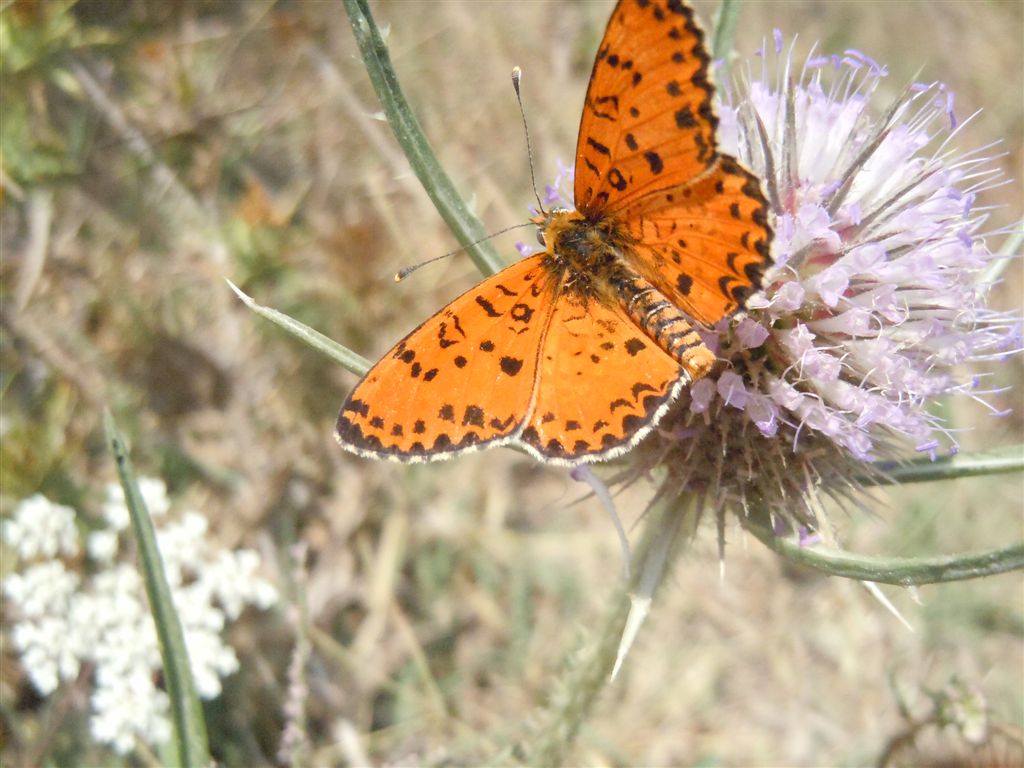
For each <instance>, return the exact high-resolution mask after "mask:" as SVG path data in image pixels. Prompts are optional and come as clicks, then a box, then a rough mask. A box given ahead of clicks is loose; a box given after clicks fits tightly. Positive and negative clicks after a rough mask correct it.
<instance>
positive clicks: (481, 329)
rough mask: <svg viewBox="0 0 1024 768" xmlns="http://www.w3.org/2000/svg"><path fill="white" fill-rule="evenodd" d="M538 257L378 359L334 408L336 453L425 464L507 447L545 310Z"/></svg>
mask: <svg viewBox="0 0 1024 768" xmlns="http://www.w3.org/2000/svg"><path fill="white" fill-rule="evenodd" d="M542 258H543V256H542V255H541V256H532V257H530V258H526V259H523V260H521V261H519V262H517V263H516V264H514V265H513V266H511V267H509V268H507V269H505V270H504V271H502V272H499V273H498V274H497V275H494V276H493V277H491V278H488V279H487V280H485V281H484V282H483V283H481V284H480V285H478V286H477V287H475V288H473V289H472V290H470V291H468V292H466V293H464V294H463V295H462V296H460V297H459V298H457V299H455V301H453V302H452V303H451V304H449V305H448V306H447V307H445V308H444V309H442V310H441V311H440V312H438V313H437V314H436V315H434V316H433V317H431V318H430V319H429V320H427V321H426V322H424V323H423V324H422V325H420V326H419V327H418V328H417V329H416V330H414V331H413V332H412V333H410V334H409V335H408V336H406V337H405V338H404V339H402V341H400V342H399V343H398V344H397V345H396V346H395V347H394V348H393V349H392V350H391V351H390V352H388V353H387V354H386V355H384V357H383V358H382V359H381V360H380V362H378V363H377V364H376V365H375V366H374V367H373V368H371V369H370V371H369V373H367V374H366V376H365V377H364V378H363V380H362V381H360V382H359V383H358V384H357V385H356V387H355V389H354V390H353V391H352V394H351V395H350V396H349V398H348V400H347V401H346V402H345V404H344V405H343V406H342V407H341V412H340V414H339V415H338V425H337V432H336V437H337V439H338V442H339V443H340V444H341V445H342V447H344V448H346V449H348V450H350V451H352V452H353V453H357V454H359V455H361V456H370V457H374V458H383V459H392V460H395V461H429V460H433V459H441V458H446V457H448V456H451V455H453V454H455V453H460V452H463V451H468V450H473V449H476V448H478V447H482V446H485V445H488V444H501V443H503V442H508V441H509V439H510V437H511V436H512V435H513V434H514V433H516V432H517V430H519V429H520V427H521V425H522V422H523V420H524V419H525V418H526V415H527V412H528V411H529V407H530V401H531V395H532V393H533V390H534V386H535V384H536V380H537V360H538V352H539V350H540V346H541V343H542V341H543V338H544V332H545V327H546V326H547V324H548V322H549V320H550V315H551V309H552V305H553V302H552V291H553V286H552V285H551V277H550V274H549V273H548V272H547V271H546V270H545V269H544V267H543V266H542V263H541V260H542Z"/></svg>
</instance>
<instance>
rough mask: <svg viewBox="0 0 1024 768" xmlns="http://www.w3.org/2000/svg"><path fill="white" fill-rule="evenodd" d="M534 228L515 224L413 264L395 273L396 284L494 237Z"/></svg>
mask: <svg viewBox="0 0 1024 768" xmlns="http://www.w3.org/2000/svg"><path fill="white" fill-rule="evenodd" d="M532 226H534V224H533V222H529V221H527V222H523V223H522V224H513V225H512V226H511V227H505V228H504V229H499V230H498V231H497V232H492V233H491V234H489V235H487V237H481V238H480V239H479V240H474V241H473V242H472V243H470V244H469V245H464V246H462V247H461V248H456V249H455V250H454V251H448V253H442V254H441V255H440V256H435V257H434V258H432V259H427V260H426V261H421V262H420V263H419V264H412V265H410V266H408V267H402V268H401V269H400V270H398V271H397V272H395V282H396V283H400V282H402V280H404V279H405V278H407V277H408V276H409V275H411V274H412V273H413V272H415V271H416V270H417V269H419V268H420V267H425V266H427V264H433V263H434V262H435V261H440V260H441V259H447V258H448V257H449V256H455V255H457V254H460V253H462V252H463V251H465V250H466V249H467V248H470V247H472V246H474V245H479V244H480V243H482V242H484V241H485V240H490V239H491V238H492V237H497V236H498V235H503V234H505V233H506V232H511V231H512V230H513V229H520V228H522V227H532Z"/></svg>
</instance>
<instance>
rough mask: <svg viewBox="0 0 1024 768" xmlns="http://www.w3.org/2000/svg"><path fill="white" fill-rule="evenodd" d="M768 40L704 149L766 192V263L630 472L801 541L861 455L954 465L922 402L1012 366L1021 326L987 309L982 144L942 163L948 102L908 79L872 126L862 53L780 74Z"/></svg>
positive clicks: (875, 75) (874, 111)
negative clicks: (752, 513)
mask: <svg viewBox="0 0 1024 768" xmlns="http://www.w3.org/2000/svg"><path fill="white" fill-rule="evenodd" d="M774 42H775V47H774V54H775V55H774V56H772V55H771V52H770V51H769V52H768V55H763V54H764V52H763V51H762V52H759V54H761V65H760V73H759V74H757V75H755V74H753V68H751V69H750V70H749V71H748V72H749V73H748V75H747V77H746V78H745V84H744V85H741V86H738V87H736V88H735V89H734V91H733V92H732V93H730V94H726V95H725V97H724V101H725V104H724V105H722V106H721V107H720V121H721V122H720V135H721V150H722V151H723V152H726V153H729V154H732V155H734V156H736V157H738V158H739V159H740V160H741V161H742V162H743V163H745V164H746V165H747V166H748V167H750V168H751V169H753V170H754V171H755V172H756V173H757V174H758V175H759V176H760V177H761V178H762V179H763V184H764V190H765V193H766V196H767V197H768V200H769V203H770V208H771V224H772V226H773V228H774V231H775V241H774V243H773V246H772V259H773V263H772V264H771V265H770V267H769V268H768V269H767V271H766V273H765V276H764V280H763V283H762V288H761V290H760V291H759V292H758V293H757V294H755V295H754V296H752V297H751V299H750V300H749V301H748V304H747V307H746V312H745V314H744V315H742V316H739V317H734V318H731V319H729V320H725V321H722V322H721V323H720V324H719V325H718V326H717V327H716V328H715V329H714V333H709V334H707V336H706V339H705V341H706V343H708V344H709V345H711V346H712V348H713V350H714V351H715V352H716V353H717V355H718V357H719V358H720V359H721V360H722V361H723V362H722V364H720V366H719V368H718V369H716V371H715V372H714V373H712V374H711V375H709V376H707V377H706V378H704V379H701V380H700V381H697V382H696V383H694V384H693V385H692V386H691V387H690V388H689V390H688V391H687V392H685V393H684V394H683V395H682V397H681V399H680V401H679V402H678V403H677V404H676V407H675V408H674V409H673V411H672V413H671V415H670V416H668V417H666V419H665V420H664V421H663V422H662V423H661V424H660V425H659V429H658V430H656V433H655V434H654V435H653V436H652V437H651V438H650V439H648V440H646V441H645V442H644V443H643V444H642V445H641V446H640V447H639V448H638V450H637V452H636V457H637V461H636V462H635V463H634V464H633V466H632V467H631V469H630V470H629V471H630V472H631V473H633V476H636V474H637V473H638V472H647V471H648V470H650V469H653V468H655V467H662V468H664V469H666V470H667V476H666V480H665V483H664V486H663V487H662V492H663V493H670V494H683V493H689V494H695V495H696V496H697V497H698V499H699V500H700V502H701V504H700V507H701V509H703V510H705V511H714V512H715V513H716V514H717V515H718V516H719V519H721V516H722V514H724V512H725V511H727V510H730V509H731V510H733V511H737V512H741V513H744V512H749V510H750V508H751V507H752V506H754V505H757V506H758V507H759V508H761V509H765V508H767V509H768V510H769V511H771V512H773V513H777V514H778V515H779V517H780V518H782V519H784V520H788V521H789V522H790V523H793V524H794V526H795V527H800V526H805V527H807V528H810V529H814V528H816V527H817V525H818V522H819V515H818V511H819V509H820V505H819V504H817V501H816V499H817V496H816V494H817V493H818V492H819V491H822V492H824V493H826V494H829V495H832V496H834V497H837V498H842V497H844V496H848V495H850V492H851V491H853V490H854V489H855V487H856V483H855V481H854V479H853V478H855V477H857V476H863V475H864V474H866V473H869V472H870V471H871V468H872V466H874V462H875V461H876V460H877V459H882V458H885V459H892V458H898V457H903V456H907V455H911V456H912V455H914V452H916V453H917V454H921V455H926V456H930V457H932V458H935V457H937V456H939V455H941V454H948V453H951V452H955V451H956V449H957V443H956V440H955V438H954V436H953V434H952V433H951V430H950V429H948V428H947V427H946V425H945V424H944V422H943V420H942V419H941V417H939V416H937V415H936V414H935V412H934V411H933V410H930V408H929V406H930V405H932V404H933V401H934V400H935V399H936V398H938V397H940V396H945V395H951V394H963V395H967V396H970V397H973V398H975V399H978V400H981V401H982V402H984V395H983V393H982V392H980V381H981V379H980V378H978V377H977V376H976V374H975V372H974V371H972V368H973V366H974V364H976V363H979V362H983V361H991V360H994V359H999V358H1000V357H1002V356H1004V355H1008V354H1011V353H1013V352H1014V351H1017V350H1018V349H1019V348H1020V328H1021V325H1020V321H1019V318H1017V317H1013V316H1009V315H1006V314H1000V313H998V312H995V311H993V310H991V309H989V308H987V306H986V293H987V291H988V289H989V287H990V285H989V282H990V281H991V277H990V276H991V275H992V274H993V272H992V267H993V265H994V264H995V263H996V262H997V261H999V260H1000V257H998V256H997V255H995V254H994V253H993V252H992V251H991V250H990V249H989V247H988V245H987V244H986V242H985V240H984V239H983V234H985V232H984V227H985V222H986V212H985V211H984V210H979V209H978V207H977V206H976V195H977V194H978V193H979V192H981V191H983V190H985V189H987V188H990V187H992V186H994V185H996V184H998V183H1000V172H999V170H998V169H997V168H996V167H995V165H994V163H993V157H992V155H991V152H990V150H991V148H990V147H985V148H982V149H980V150H977V151H975V152H968V153H966V154H961V153H959V152H958V151H957V150H956V149H954V148H953V144H954V140H955V139H958V138H959V130H958V124H957V121H956V118H955V117H954V115H953V95H952V93H950V91H949V90H948V89H947V88H946V87H945V86H944V85H942V84H939V83H933V84H931V85H920V84H914V85H912V86H910V87H908V88H907V89H906V90H905V91H904V93H903V94H902V95H901V96H899V97H898V98H897V99H896V100H895V101H894V102H892V103H891V104H890V105H889V106H888V108H887V109H886V108H884V107H883V109H882V110H881V111H880V110H878V108H877V106H876V104H875V102H876V101H878V98H877V97H878V90H879V84H880V83H882V82H883V80H884V79H885V77H886V76H887V71H886V69H885V68H884V67H882V66H880V65H879V64H877V63H876V62H874V61H872V60H871V59H870V58H869V57H867V56H865V55H864V54H862V53H859V52H857V51H847V52H846V53H844V54H843V55H841V56H830V57H826V56H812V57H810V58H808V59H807V60H806V62H805V63H804V64H803V66H802V67H801V68H800V70H799V71H794V67H793V65H792V60H791V56H786V55H781V54H782V41H781V36H780V35H779V34H778V33H776V35H775V41H774ZM774 62H779V66H777V67H776V66H774ZM773 70H775V71H776V72H777V74H772V72H773ZM993 410H994V409H993Z"/></svg>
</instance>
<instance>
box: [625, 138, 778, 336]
mask: <svg viewBox="0 0 1024 768" xmlns="http://www.w3.org/2000/svg"><path fill="white" fill-rule="evenodd" d="M668 197H672V198H673V200H672V202H671V203H670V204H668V205H664V204H662V201H665V200H666V198H668ZM629 214H630V215H629V216H628V217H627V218H626V227H627V229H629V231H630V232H631V233H632V235H633V237H634V238H635V240H636V244H635V246H634V247H633V249H632V252H631V253H629V254H628V255H627V259H628V261H629V262H630V263H631V264H632V266H633V267H634V268H635V269H636V270H637V271H638V272H640V274H642V275H643V276H644V277H646V278H647V279H648V280H650V281H651V282H652V283H654V284H655V285H656V286H658V288H659V289H660V290H661V291H662V293H664V294H665V296H666V297H667V298H668V299H669V300H670V301H672V302H673V303H674V304H675V305H676V306H678V307H679V308H680V309H682V310H683V311H684V312H686V314H688V315H689V316H690V317H692V318H694V319H695V320H697V321H699V322H701V323H703V324H704V325H707V326H711V325H714V324H715V323H716V322H718V321H719V320H720V319H721V318H723V317H725V316H727V315H730V314H732V313H733V312H735V311H736V310H737V309H739V308H740V307H742V306H743V304H744V302H745V301H746V299H747V297H748V296H749V295H750V294H751V293H752V292H753V291H754V290H756V289H757V288H758V286H760V285H761V277H762V274H763V272H764V269H765V267H766V266H767V265H768V263H769V261H770V258H771V253H770V250H771V240H772V230H771V227H770V225H769V224H768V203H767V202H766V201H765V198H764V195H763V194H762V192H761V185H760V182H759V181H758V179H757V177H756V176H754V175H753V174H752V173H751V172H750V171H748V170H747V169H746V168H743V167H742V166H741V165H740V164H739V163H738V162H736V161H735V160H733V159H732V158H731V157H728V156H727V155H720V156H719V157H718V159H717V161H716V162H715V165H714V166H713V167H712V168H711V169H710V171H709V172H708V173H705V174H704V175H702V176H701V177H700V178H699V179H697V180H696V181H693V182H691V183H690V184H687V185H685V186H682V187H677V188H674V189H671V190H668V191H665V192H662V193H659V194H658V195H652V196H649V197H647V198H644V199H642V200H639V201H637V202H636V203H633V204H632V205H631V206H630V208H629Z"/></svg>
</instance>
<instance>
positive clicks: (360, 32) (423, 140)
mask: <svg viewBox="0 0 1024 768" xmlns="http://www.w3.org/2000/svg"><path fill="white" fill-rule="evenodd" d="M345 11H346V12H347V13H348V18H349V22H350V23H351V24H352V32H353V33H354V34H355V37H356V43H357V45H358V46H359V53H360V55H362V57H363V64H364V65H365V66H366V72H367V74H368V75H369V76H370V82H371V83H372V84H373V89H374V90H375V91H376V92H377V98H379V99H380V103H381V106H383V107H384V115H385V116H386V117H387V121H388V124H389V125H390V126H391V130H392V131H393V132H394V134H395V138H396V139H398V143H399V144H400V145H401V147H402V151H403V152H405V156H406V157H407V158H408V160H409V164H410V165H411V166H412V169H413V171H414V172H415V173H416V176H417V178H418V179H419V180H420V183H421V184H422V185H423V188H424V189H425V190H426V191H427V194H428V195H429V196H430V199H431V200H432V201H433V203H434V206H435V207H436V208H437V211H438V213H440V214H441V218H443V219H444V220H445V223H447V224H448V227H449V228H450V229H451V231H452V232H453V233H454V234H455V236H456V237H457V238H458V240H459V242H460V243H461V244H462V246H463V247H464V248H465V249H466V252H467V253H468V254H469V257H470V258H471V259H472V260H473V262H474V263H475V264H476V266H477V268H478V269H479V270H480V271H481V272H483V273H484V274H485V275H493V274H494V273H495V272H499V271H500V270H501V269H502V267H503V266H504V265H503V264H502V261H501V259H500V258H498V255H497V253H495V251H494V248H493V247H492V246H491V244H490V243H487V242H483V243H482V242H479V241H480V240H481V239H483V238H484V237H486V236H487V231H486V230H485V229H484V228H483V226H482V225H481V224H480V222H479V221H478V220H477V218H476V217H475V216H473V214H471V213H470V212H469V208H468V206H467V205H466V203H465V201H464V200H463V199H462V197H461V196H460V195H459V193H458V190H456V189H455V185H454V184H453V183H452V180H451V179H450V178H449V177H448V174H447V173H445V171H444V169H443V168H442V167H441V164H440V163H439V162H438V161H437V157H436V156H435V155H434V151H433V149H431V147H430V142H428V141H427V137H426V136H425V135H424V133H423V128H421V127H420V124H419V121H418V120H417V119H416V115H415V114H413V111H412V108H411V107H410V106H409V102H407V101H406V99H405V95H404V94H403V93H402V88H401V86H400V85H399V83H398V76H397V75H396V74H395V70H394V67H393V66H392V65H391V56H390V55H389V54H388V47H387V45H386V44H385V43H384V38H383V37H382V36H381V34H380V30H379V29H377V25H376V23H375V22H374V20H373V16H372V15H371V14H370V8H369V6H368V5H367V3H366V0H345Z"/></svg>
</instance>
